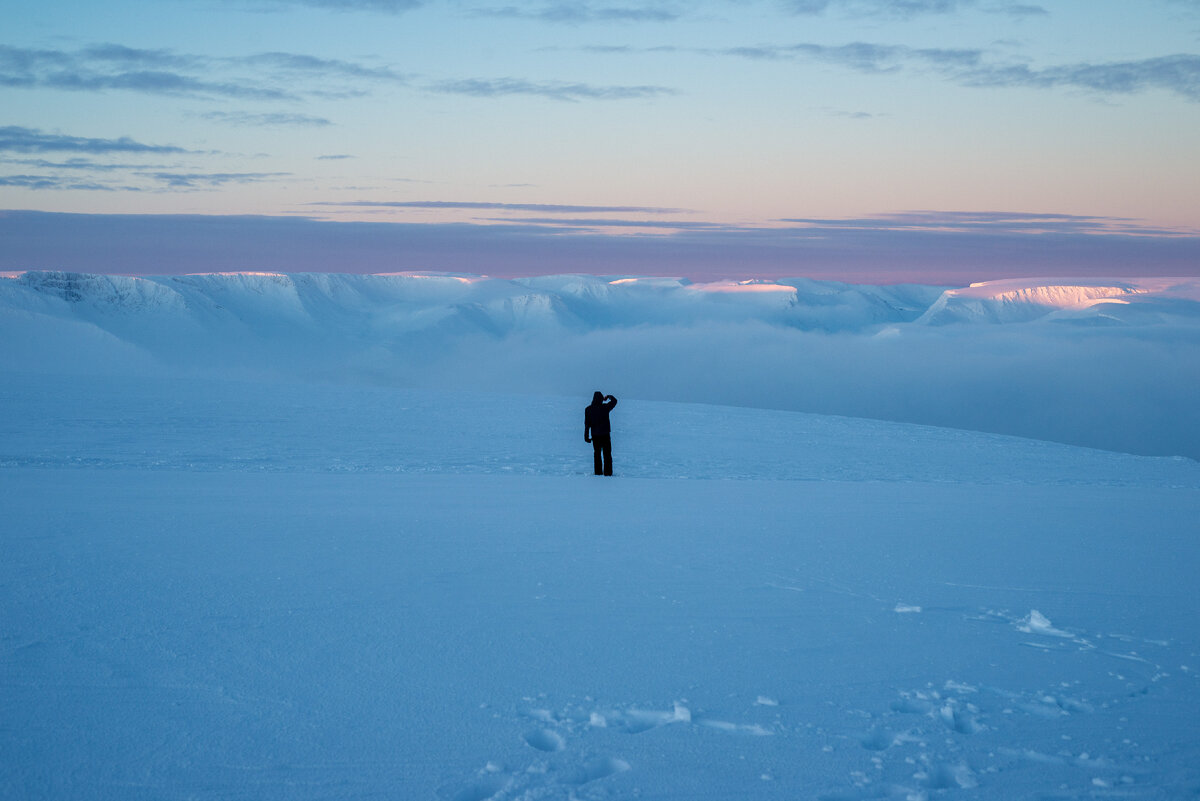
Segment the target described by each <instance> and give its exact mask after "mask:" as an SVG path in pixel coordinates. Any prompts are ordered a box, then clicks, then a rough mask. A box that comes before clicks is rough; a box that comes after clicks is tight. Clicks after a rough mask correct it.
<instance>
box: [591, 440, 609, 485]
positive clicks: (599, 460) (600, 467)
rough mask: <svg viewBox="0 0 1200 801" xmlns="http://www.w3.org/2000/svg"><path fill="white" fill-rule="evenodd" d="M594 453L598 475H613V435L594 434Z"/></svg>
mask: <svg viewBox="0 0 1200 801" xmlns="http://www.w3.org/2000/svg"><path fill="white" fill-rule="evenodd" d="M592 455H593V456H594V457H595V461H596V475H598V476H599V475H605V476H611V475H612V437H611V436H609V435H608V434H592Z"/></svg>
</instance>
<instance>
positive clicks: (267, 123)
mask: <svg viewBox="0 0 1200 801" xmlns="http://www.w3.org/2000/svg"><path fill="white" fill-rule="evenodd" d="M200 116H201V118H203V119H206V120H211V121H213V122H221V123H225V124H227V125H237V126H242V127H263V128H275V127H299V128H323V127H325V126H328V125H333V122H332V121H330V120H328V119H326V118H325V117H314V116H312V115H310V114H287V113H282V112H280V113H274V114H271V113H266V114H251V113H249V112H246V111H209V112H206V113H204V114H201V115H200Z"/></svg>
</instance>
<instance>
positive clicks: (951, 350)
mask: <svg viewBox="0 0 1200 801" xmlns="http://www.w3.org/2000/svg"><path fill="white" fill-rule="evenodd" d="M1047 283H1048V282H1001V283H997V284H995V285H988V286H983V287H973V288H970V289H963V290H952V291H947V292H943V291H942V290H941V289H940V288H937V287H921V286H908V287H862V286H852V285H846V284H832V283H823V282H814V281H809V280H806V279H788V280H787V281H781V282H778V283H768V282H757V283H730V282H720V283H716V284H707V285H703V284H702V285H695V284H690V283H688V282H686V281H679V280H672V279H652V280H623V279H613V280H606V279H603V278H598V277H595V276H559V277H555V278H542V279H526V280H523V281H500V280H487V279H477V278H472V277H467V276H435V277H427V276H392V277H384V276H346V275H332V276H330V275H325V276H285V275H244V274H242V275H230V276H222V275H204V276H185V277H175V278H172V277H165V278H156V279H134V278H120V277H113V276H80V275H72V274H61V273H60V274H28V275H14V276H12V277H10V278H8V279H0V371H3V372H7V373H10V374H11V375H13V376H15V375H16V374H19V373H20V372H22V371H39V372H44V371H53V372H61V373H67V374H72V375H79V376H81V380H86V379H85V378H83V376H86V375H87V374H90V373H96V372H118V373H119V372H135V373H139V374H146V373H151V374H155V373H158V374H188V375H197V374H199V375H208V376H218V377H223V378H224V377H234V378H252V379H267V380H273V379H297V378H298V379H303V380H318V381H334V382H339V383H350V384H353V383H370V384H378V385H387V386H403V387H415V388H429V389H445V390H467V391H480V392H500V393H510V394H514V395H520V394H554V395H566V396H575V397H579V398H580V399H581V401H580V402H581V404H582V403H585V402H586V400H587V399H588V398H590V397H591V393H592V391H593V390H595V389H602V390H604V391H605V392H611V393H612V394H615V395H617V396H619V397H622V398H627V399H630V400H634V399H645V400H671V401H681V402H700V403H712V404H726V405H735V406H749V407H761V408H773V409H787V410H795V411H806V412H816V413H822V414H836V415H846V416H855V417H870V418H878V419H884V420H894V421H903V422H912V423H921V424H928V425H934V426H946V427H954V428H963V429H971V430H977V431H985V432H994V433H999V434H1011V435H1017V436H1023V437H1031V438H1037V439H1045V440H1053V441H1058V442H1065V443H1071V444H1076V445H1084V446H1089V447H1096V448H1104V449H1109V450H1117V451H1125V452H1129V453H1136V454H1144V455H1164V456H1167V455H1183V456H1189V457H1191V458H1200V410H1198V408H1200V407H1197V404H1196V403H1195V398H1197V397H1200V282H1196V281H1194V280H1193V281H1183V282H1178V281H1174V280H1166V281H1159V282H1154V281H1149V282H1142V283H1136V282H1133V283H1130V282H1125V283H1119V284H1118V285H1116V286H1106V285H1105V284H1106V283H1107V284H1113V283H1117V282H1111V281H1109V282H1093V285H1090V286H1074V285H1061V284H1060V285H1047ZM1110 295H1112V296H1113V297H1109V296H1110ZM1054 304H1058V305H1054ZM14 380H16V379H14ZM515 402H519V401H515ZM681 435H683V436H696V437H703V436H704V432H703V431H695V432H681ZM997 447H1003V444H1002V443H1000V442H997ZM979 458H981V459H986V458H988V454H987V453H981V454H980V455H979Z"/></svg>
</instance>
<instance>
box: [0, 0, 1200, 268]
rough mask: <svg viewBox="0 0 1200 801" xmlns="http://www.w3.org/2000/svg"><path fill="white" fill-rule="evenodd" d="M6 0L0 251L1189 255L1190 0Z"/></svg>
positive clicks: (847, 262)
mask: <svg viewBox="0 0 1200 801" xmlns="http://www.w3.org/2000/svg"><path fill="white" fill-rule="evenodd" d="M9 5H10V6H11V7H10V8H6V9H5V12H4V19H5V26H4V29H3V32H0V108H2V109H3V111H2V112H0V209H8V210H11V212H10V213H9V214H7V215H6V216H5V217H3V218H0V268H2V269H10V270H11V269H26V268H56V267H63V268H69V269H87V268H88V266H89V263H91V264H94V265H101V266H103V265H118V266H108V267H104V269H108V270H114V271H126V272H172V271H176V270H184V269H187V270H195V269H202V268H203V264H204V263H205V262H204V259H209V260H211V261H212V262H213V263H214V265H215V264H216V263H218V262H219V264H220V267H221V268H222V269H233V268H237V269H263V268H267V269H289V268H291V269H328V270H337V269H341V267H339V265H338V264H333V263H330V264H326V262H327V261H329V260H330V259H336V257H337V256H338V254H342V255H343V256H344V257H345V258H344V259H342V261H343V264H344V265H353V269H355V270H366V271H371V270H376V269H377V270H394V269H467V270H469V271H474V272H481V273H490V274H521V273H528V274H533V273H544V272H559V271H586V272H597V273H605V274H618V273H619V274H624V273H646V272H670V273H671V274H680V273H683V274H689V273H690V274H694V275H696V276H708V275H717V274H720V275H722V276H741V277H751V276H754V275H762V276H763V277H770V276H777V275H781V274H791V275H812V276H814V277H832V278H837V277H843V278H846V279H847V280H932V279H935V278H937V277H938V276H939V275H945V277H946V280H950V281H951V282H953V281H954V280H959V279H963V280H965V279H970V280H981V279H983V278H991V277H997V278H998V277H1005V276H1008V275H1023V274H1030V273H1035V274H1039V273H1047V272H1053V273H1058V274H1070V275H1082V274H1104V275H1109V274H1113V273H1120V272H1128V273H1134V272H1136V273H1138V274H1149V273H1155V272H1158V273H1163V274H1192V275H1194V274H1197V272H1198V271H1200V242H1198V236H1200V233H1198V232H1200V188H1198V187H1200V137H1197V135H1196V131H1200V2H1196V0H1146V2H1139V3H1134V2H1123V3H1116V2H1042V3H1034V2H1009V1H1008V0H710V1H709V2H700V3H686V4H685V3H675V2H658V1H657V0H654V1H651V0H614V2H545V3H542V2H530V3H518V2H511V1H510V2H505V1H504V0H499V1H498V2H489V1H488V0H427V2H417V1H416V0H157V2H135V0H112V1H111V2H106V3H104V4H97V3H92V2H87V3H85V2H65V1H64V0H50V1H49V2H46V3H42V4H30V3H20V4H18V3H9ZM33 212H40V213H41V214H39V215H35V216H36V219H37V221H38V222H37V224H36V225H31V224H30V221H31V220H33V219H35V216H31V213H33ZM80 215H88V216H89V218H82V217H81V216H80ZM114 215H120V216H114ZM131 216H132V217H136V218H137V219H130V217H131ZM212 216H220V217H222V218H225V222H224V223H223V228H222V230H224V231H225V232H226V233H225V234H224V236H223V239H222V241H221V242H218V243H205V242H203V241H202V240H203V231H205V230H209V229H207V228H204V227H203V225H204V224H206V223H207V224H209V225H211V224H212V223H213V222H214V221H212V220H207V221H206V220H203V219H199V217H212ZM278 218H295V219H293V220H291V221H290V222H289V221H288V220H281V219H278ZM334 222H338V223H342V224H344V226H345V227H343V228H342V229H339V230H338V231H337V233H336V234H331V233H330V232H331V229H332V223H334ZM197 226H201V227H197ZM97 230H102V231H104V232H105V238H104V239H103V240H100V239H97V238H96V234H95V232H96V231H97ZM283 230H286V231H288V232H289V233H288V234H287V235H286V237H285V238H284V240H283V241H280V240H279V239H278V238H279V236H280V231H283ZM34 231H37V232H40V233H37V234H35V233H34ZM121 232H129V233H126V234H124V236H125V238H122V234H121ZM134 232H137V233H134ZM147 232H157V233H147ZM147 237H150V238H151V239H157V240H158V241H162V240H164V239H166V238H168V237H174V238H175V239H174V244H175V245H177V247H175V248H174V249H173V252H176V253H178V252H179V250H180V248H179V247H178V245H179V243H182V242H184V241H192V240H195V241H196V242H197V243H198V244H197V245H196V246H197V248H199V250H196V251H192V258H187V257H186V256H187V253H186V252H185V253H182V254H181V255H176V256H174V257H172V258H171V259H166V258H165V257H164V255H163V254H162V253H160V254H159V255H158V257H155V254H154V253H153V251H151V250H150V249H149V248H148V246H147V245H146V238H147ZM329 241H336V242H338V245H337V247H336V248H332V249H330V250H329V252H326V251H325V250H323V249H322V246H321V243H324V242H329ZM272 243H277V244H278V247H276V246H275V245H274V244H272ZM489 243H490V246H489ZM272 251H278V252H277V253H276V254H275V255H272ZM297 251H298V252H297ZM89 253H91V254H92V256H93V257H94V258H93V259H92V261H91V262H89V261H88V254H89ZM322 260H324V261H322ZM185 262H186V263H187V264H186V267H185V266H184V263H185ZM120 265H124V266H123V267H121V266H120ZM656 267H660V268H661V269H656ZM345 268H346V269H350V267H348V266H347V267H345ZM96 269H101V267H100V266H97V267H96Z"/></svg>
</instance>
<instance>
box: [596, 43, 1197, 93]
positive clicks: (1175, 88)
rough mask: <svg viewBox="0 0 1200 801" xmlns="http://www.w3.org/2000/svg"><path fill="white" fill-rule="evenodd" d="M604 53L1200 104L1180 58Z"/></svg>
mask: <svg viewBox="0 0 1200 801" xmlns="http://www.w3.org/2000/svg"><path fill="white" fill-rule="evenodd" d="M583 49H584V50H585V51H587V52H591V53H600V54H615V55H620V54H645V53H692V54H698V55H706V56H722V57H736V58H746V59H753V60H760V61H761V60H769V61H819V62H823V63H827V64H833V65H836V66H839V67H844V68H846V69H850V70H854V71H856V72H862V73H868V74H887V73H898V72H901V71H903V70H906V69H925V70H930V71H932V72H933V73H934V74H937V75H940V76H941V77H942V78H944V79H946V80H949V81H952V82H954V83H957V84H959V85H962V86H968V87H973V88H1022V87H1023V88H1034V89H1059V88H1069V89H1080V90H1084V91H1087V92H1092V93H1094V94H1097V95H1100V96H1110V95H1122V94H1137V93H1140V92H1146V91H1150V90H1161V91H1166V92H1172V93H1174V94H1176V95H1179V96H1181V97H1183V98H1185V99H1186V100H1189V101H1191V102H1200V55H1196V54H1192V53H1177V54H1173V55H1167V56H1159V57H1156V58H1145V59H1136V60H1129V61H1102V62H1078V63H1075V64H1060V65H1052V66H1048V67H1036V66H1031V65H1029V64H1021V63H1008V64H1005V63H996V62H992V61H989V58H988V56H989V54H988V52H987V51H985V50H982V49H977V48H964V49H952V48H912V47H906V46H903V45H889V44H880V43H874V42H850V43H848V44H844V45H823V44H817V43H812V42H800V43H795V44H786V45H776V44H763V45H746V46H740V47H726V48H678V47H671V46H665V47H648V48H637V47H627V46H603V45H593V46H589V47H585V48H583Z"/></svg>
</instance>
